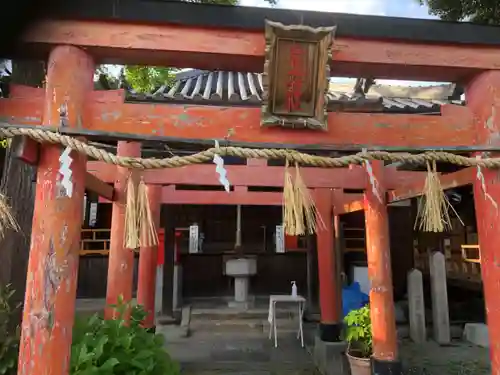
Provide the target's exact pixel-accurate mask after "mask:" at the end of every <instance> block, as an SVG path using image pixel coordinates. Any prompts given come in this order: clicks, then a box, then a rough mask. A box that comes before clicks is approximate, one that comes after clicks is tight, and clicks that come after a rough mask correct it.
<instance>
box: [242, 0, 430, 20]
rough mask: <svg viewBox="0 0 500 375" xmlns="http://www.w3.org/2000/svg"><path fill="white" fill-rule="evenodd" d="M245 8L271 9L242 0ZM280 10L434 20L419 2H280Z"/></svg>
mask: <svg viewBox="0 0 500 375" xmlns="http://www.w3.org/2000/svg"><path fill="white" fill-rule="evenodd" d="M240 4H241V5H243V6H256V7H269V4H268V3H266V1H264V0H240ZM276 7H278V8H287V9H300V10H313V11H321V12H338V13H356V14H370V15H379V16H390V17H410V18H434V17H432V16H430V15H429V14H428V12H427V8H426V7H424V6H420V5H419V4H418V2H417V0H278V5H277V6H276Z"/></svg>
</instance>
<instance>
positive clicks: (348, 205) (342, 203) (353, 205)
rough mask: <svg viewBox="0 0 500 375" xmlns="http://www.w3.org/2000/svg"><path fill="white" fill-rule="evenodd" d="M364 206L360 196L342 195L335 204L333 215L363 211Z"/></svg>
mask: <svg viewBox="0 0 500 375" xmlns="http://www.w3.org/2000/svg"><path fill="white" fill-rule="evenodd" d="M364 209H365V204H364V200H363V195H362V194H342V195H339V197H338V198H337V200H336V202H335V215H342V214H348V213H351V212H356V211H363V210H364Z"/></svg>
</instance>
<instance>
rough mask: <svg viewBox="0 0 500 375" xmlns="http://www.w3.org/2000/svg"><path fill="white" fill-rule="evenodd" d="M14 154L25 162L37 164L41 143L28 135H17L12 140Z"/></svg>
mask: <svg viewBox="0 0 500 375" xmlns="http://www.w3.org/2000/svg"><path fill="white" fill-rule="evenodd" d="M12 145H13V147H14V155H15V156H16V158H18V159H21V160H22V161H23V162H25V163H28V164H31V165H37V164H38V160H39V159H40V144H39V143H38V142H36V141H34V140H33V139H31V138H29V137H27V136H17V137H14V139H13V140H12Z"/></svg>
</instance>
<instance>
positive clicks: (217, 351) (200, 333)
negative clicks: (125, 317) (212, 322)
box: [166, 326, 316, 375]
mask: <svg viewBox="0 0 500 375" xmlns="http://www.w3.org/2000/svg"><path fill="white" fill-rule="evenodd" d="M166 336H167V343H166V348H167V351H168V352H169V354H170V355H171V356H172V358H174V359H175V360H177V361H179V363H180V366H181V369H182V373H183V374H186V375H211V374H223V375H236V374H239V375H281V374H283V375H285V374H286V375H300V374H307V375H309V374H315V372H316V370H315V367H314V364H313V362H312V358H311V356H310V355H309V353H308V352H307V350H306V349H305V348H302V347H301V346H300V341H298V340H297V339H296V338H295V335H294V334H293V333H292V332H280V333H279V335H278V338H279V342H278V347H277V348H275V347H274V345H273V341H271V340H269V339H268V337H267V335H266V333H264V331H263V330H262V328H261V327H260V329H259V328H252V327H246V329H242V328H241V327H239V328H237V327H235V329H233V330H228V329H227V328H226V329H220V328H218V327H217V326H214V327H213V329H212V330H206V329H203V330H197V331H194V332H192V334H191V336H190V337H187V338H181V337H178V338H172V337H171V338H170V339H169V338H168V336H169V335H168V334H167V335H166Z"/></svg>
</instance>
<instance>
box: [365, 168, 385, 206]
mask: <svg viewBox="0 0 500 375" xmlns="http://www.w3.org/2000/svg"><path fill="white" fill-rule="evenodd" d="M365 166H366V171H367V172H368V177H369V179H370V184H371V185H372V192H373V194H374V195H375V196H376V197H377V199H378V200H379V202H380V203H384V202H383V200H382V197H381V196H380V191H379V189H378V181H377V179H376V178H375V175H374V174H373V169H372V165H371V164H370V161H369V160H366V161H365Z"/></svg>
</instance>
